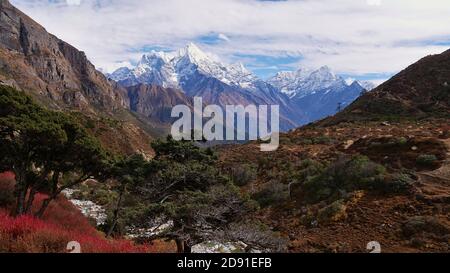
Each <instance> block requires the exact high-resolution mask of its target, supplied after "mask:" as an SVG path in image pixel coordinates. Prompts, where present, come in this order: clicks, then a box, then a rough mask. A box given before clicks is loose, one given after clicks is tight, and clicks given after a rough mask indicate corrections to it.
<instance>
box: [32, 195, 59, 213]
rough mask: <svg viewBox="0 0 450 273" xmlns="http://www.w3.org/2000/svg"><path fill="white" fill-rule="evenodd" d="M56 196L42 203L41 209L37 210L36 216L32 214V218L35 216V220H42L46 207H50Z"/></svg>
mask: <svg viewBox="0 0 450 273" xmlns="http://www.w3.org/2000/svg"><path fill="white" fill-rule="evenodd" d="M55 198H56V196H55V197H54V196H51V197H49V198H47V199H45V200H44V201H43V202H42V205H41V208H40V209H39V210H38V212H36V214H34V216H36V217H37V218H42V217H43V216H44V213H45V210H46V209H47V208H48V206H49V205H50V202H51V201H52V200H53V199H55Z"/></svg>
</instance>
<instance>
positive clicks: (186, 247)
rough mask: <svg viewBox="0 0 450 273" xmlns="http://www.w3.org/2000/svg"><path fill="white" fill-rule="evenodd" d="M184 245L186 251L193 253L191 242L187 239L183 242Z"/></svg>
mask: <svg viewBox="0 0 450 273" xmlns="http://www.w3.org/2000/svg"><path fill="white" fill-rule="evenodd" d="M183 245H184V253H192V249H191V246H189V244H188V243H187V242H186V241H184V242H183Z"/></svg>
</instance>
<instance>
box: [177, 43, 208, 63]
mask: <svg viewBox="0 0 450 273" xmlns="http://www.w3.org/2000/svg"><path fill="white" fill-rule="evenodd" d="M178 56H179V58H180V59H182V58H188V59H189V60H190V61H191V62H192V63H196V64H197V63H200V62H205V61H207V62H213V61H212V60H211V59H210V58H209V56H208V55H207V54H206V53H205V52H203V51H202V50H201V49H200V48H199V47H198V46H197V45H196V44H194V43H189V44H188V45H187V46H186V47H185V48H182V49H180V50H178Z"/></svg>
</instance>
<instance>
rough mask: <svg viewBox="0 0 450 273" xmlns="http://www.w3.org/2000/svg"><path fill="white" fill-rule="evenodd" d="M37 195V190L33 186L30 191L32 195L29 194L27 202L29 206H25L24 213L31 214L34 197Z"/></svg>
mask: <svg viewBox="0 0 450 273" xmlns="http://www.w3.org/2000/svg"><path fill="white" fill-rule="evenodd" d="M36 193H37V188H36V187H35V186H33V187H32V188H31V190H30V193H29V194H28V200H27V204H26V206H25V211H24V213H31V208H32V206H33V202H34V197H35V196H36Z"/></svg>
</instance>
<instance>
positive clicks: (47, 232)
mask: <svg viewBox="0 0 450 273" xmlns="http://www.w3.org/2000/svg"><path fill="white" fill-rule="evenodd" d="M70 241H76V242H79V243H80V245H81V250H82V252H84V253H145V252H148V251H149V249H148V248H147V247H146V246H136V245H134V244H133V243H132V242H131V241H127V240H107V239H106V238H104V237H102V236H101V235H100V234H97V235H89V234H84V233H80V232H77V231H70V230H65V229H63V228H61V227H59V226H57V225H54V224H51V223H47V222H44V221H42V220H39V219H36V218H34V217H32V216H28V215H25V216H21V217H18V218H12V217H10V216H9V215H8V213H7V212H5V211H0V252H19V253H64V252H67V250H66V246H67V244H68V243H69V242H70Z"/></svg>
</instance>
